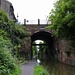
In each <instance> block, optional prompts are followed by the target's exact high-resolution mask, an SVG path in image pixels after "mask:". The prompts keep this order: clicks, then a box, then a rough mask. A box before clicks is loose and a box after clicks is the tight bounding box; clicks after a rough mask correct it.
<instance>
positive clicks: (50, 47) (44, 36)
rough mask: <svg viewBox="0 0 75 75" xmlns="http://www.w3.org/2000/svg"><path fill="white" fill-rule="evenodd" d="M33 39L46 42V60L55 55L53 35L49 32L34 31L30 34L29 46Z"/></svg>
mask: <svg viewBox="0 0 75 75" xmlns="http://www.w3.org/2000/svg"><path fill="white" fill-rule="evenodd" d="M35 40H43V41H45V42H46V46H47V51H46V54H47V57H48V60H51V59H53V58H54V57H55V55H56V50H55V48H54V36H52V34H51V33H50V32H47V31H38V32H35V33H34V34H33V35H32V36H31V48H32V46H33V42H34V41H35ZM31 53H32V49H31Z"/></svg>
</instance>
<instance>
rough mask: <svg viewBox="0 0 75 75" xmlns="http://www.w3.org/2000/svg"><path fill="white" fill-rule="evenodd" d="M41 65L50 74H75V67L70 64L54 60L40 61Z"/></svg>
mask: <svg viewBox="0 0 75 75" xmlns="http://www.w3.org/2000/svg"><path fill="white" fill-rule="evenodd" d="M41 65H42V66H43V67H44V68H46V69H47V71H48V72H49V74H50V75H75V67H74V66H71V65H66V64H63V63H59V62H55V61H53V62H52V61H50V62H42V63H41Z"/></svg>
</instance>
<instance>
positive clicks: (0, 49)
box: [0, 30, 21, 75]
mask: <svg viewBox="0 0 75 75" xmlns="http://www.w3.org/2000/svg"><path fill="white" fill-rule="evenodd" d="M0 31H1V32H0V75H20V74H18V73H20V72H21V71H20V69H19V68H18V67H17V63H16V62H17V61H16V60H15V59H13V58H12V55H11V50H12V44H11V40H9V39H8V38H7V37H6V38H5V36H4V35H6V34H7V33H6V32H4V31H2V30H0ZM1 34H3V35H1ZM19 71H20V72H19Z"/></svg>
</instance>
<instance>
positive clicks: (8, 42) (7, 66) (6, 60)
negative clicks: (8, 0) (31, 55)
mask: <svg viewBox="0 0 75 75" xmlns="http://www.w3.org/2000/svg"><path fill="white" fill-rule="evenodd" d="M13 27H14V20H10V19H9V18H8V15H7V14H6V13H4V12H3V11H0V75H20V73H21V70H20V69H19V68H18V65H17V60H16V59H15V58H14V59H13V58H12V49H13V48H12V42H13ZM28 34H29V33H27V32H24V28H23V27H22V26H21V25H20V24H19V23H15V55H16V56H17V57H19V56H20V53H19V48H21V46H23V45H24V46H25V41H26V40H27V39H26V38H25V36H26V35H28ZM22 41H24V42H22Z"/></svg>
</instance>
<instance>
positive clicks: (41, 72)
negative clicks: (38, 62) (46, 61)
mask: <svg viewBox="0 0 75 75" xmlns="http://www.w3.org/2000/svg"><path fill="white" fill-rule="evenodd" d="M34 75H49V73H48V72H47V71H46V70H45V69H44V68H43V67H42V66H35V67H34Z"/></svg>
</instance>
